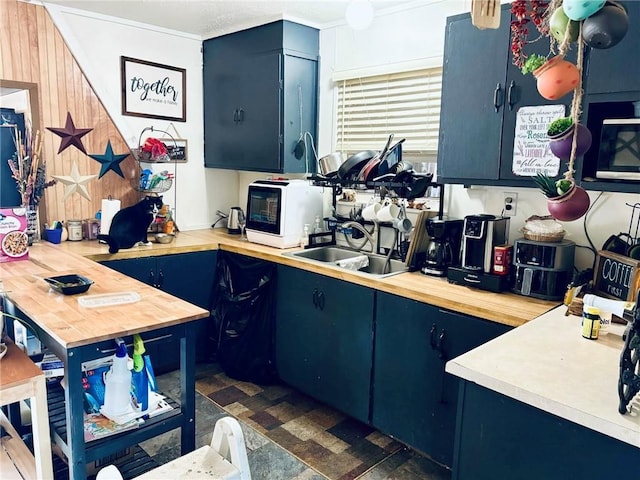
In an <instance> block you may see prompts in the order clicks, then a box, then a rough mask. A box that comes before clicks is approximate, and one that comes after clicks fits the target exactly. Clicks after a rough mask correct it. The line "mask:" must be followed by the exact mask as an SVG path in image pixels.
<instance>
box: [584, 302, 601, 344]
mask: <svg viewBox="0 0 640 480" xmlns="http://www.w3.org/2000/svg"><path fill="white" fill-rule="evenodd" d="M599 332H600V309H599V308H598V307H592V306H586V307H584V310H583V312H582V336H583V337H584V338H588V339H589V340H597V339H598V333H599Z"/></svg>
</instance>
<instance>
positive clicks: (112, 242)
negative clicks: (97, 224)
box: [98, 196, 163, 253]
mask: <svg viewBox="0 0 640 480" xmlns="http://www.w3.org/2000/svg"><path fill="white" fill-rule="evenodd" d="M162 205H163V204H162V197H150V196H147V197H145V198H144V199H143V200H140V201H139V202H138V203H136V204H135V205H132V206H130V207H125V208H123V209H122V210H120V211H118V212H117V213H116V214H115V215H114V217H113V220H111V226H110V227H109V234H108V235H98V240H102V241H104V242H106V243H107V244H109V253H118V250H120V249H121V248H131V247H133V246H135V245H136V244H138V243H145V244H146V243H149V241H148V240H147V229H148V228H149V225H151V222H153V216H154V213H156V212H157V211H158V210H160V208H162Z"/></svg>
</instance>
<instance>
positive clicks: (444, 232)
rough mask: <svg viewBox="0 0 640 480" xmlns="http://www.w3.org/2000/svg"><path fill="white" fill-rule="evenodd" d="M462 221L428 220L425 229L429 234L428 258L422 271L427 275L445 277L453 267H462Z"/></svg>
mask: <svg viewBox="0 0 640 480" xmlns="http://www.w3.org/2000/svg"><path fill="white" fill-rule="evenodd" d="M462 223H463V221H462V220H448V219H439V218H429V219H427V222H426V225H425V228H426V230H427V233H428V234H429V237H430V238H429V244H428V245H427V251H426V257H425V262H424V265H423V267H422V268H421V269H420V271H421V272H422V273H424V274H425V275H433V276H436V277H443V276H445V275H446V274H447V269H448V268H449V266H451V265H460V244H461V241H462Z"/></svg>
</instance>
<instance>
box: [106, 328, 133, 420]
mask: <svg viewBox="0 0 640 480" xmlns="http://www.w3.org/2000/svg"><path fill="white" fill-rule="evenodd" d="M116 342H118V348H117V349H116V354H115V355H114V357H113V365H112V366H111V370H109V371H108V372H107V373H106V375H105V379H104V406H103V407H102V408H103V410H104V412H105V416H118V415H123V414H126V413H130V412H131V370H129V366H128V365H127V363H128V360H129V357H128V356H127V345H126V344H125V343H124V341H123V340H121V339H118V340H116Z"/></svg>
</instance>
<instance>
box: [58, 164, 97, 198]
mask: <svg viewBox="0 0 640 480" xmlns="http://www.w3.org/2000/svg"><path fill="white" fill-rule="evenodd" d="M51 176H52V177H53V178H55V179H56V180H58V181H59V182H60V183H62V184H64V185H65V189H64V197H63V200H66V199H67V198H69V197H70V196H71V195H73V194H74V193H76V192H77V193H79V194H80V195H82V196H83V197H84V198H86V199H87V200H89V201H91V196H90V195H89V191H88V190H87V183H89V182H90V181H91V180H93V179H94V178H96V177H97V175H80V172H79V171H78V162H73V166H72V167H71V175H51Z"/></svg>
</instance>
